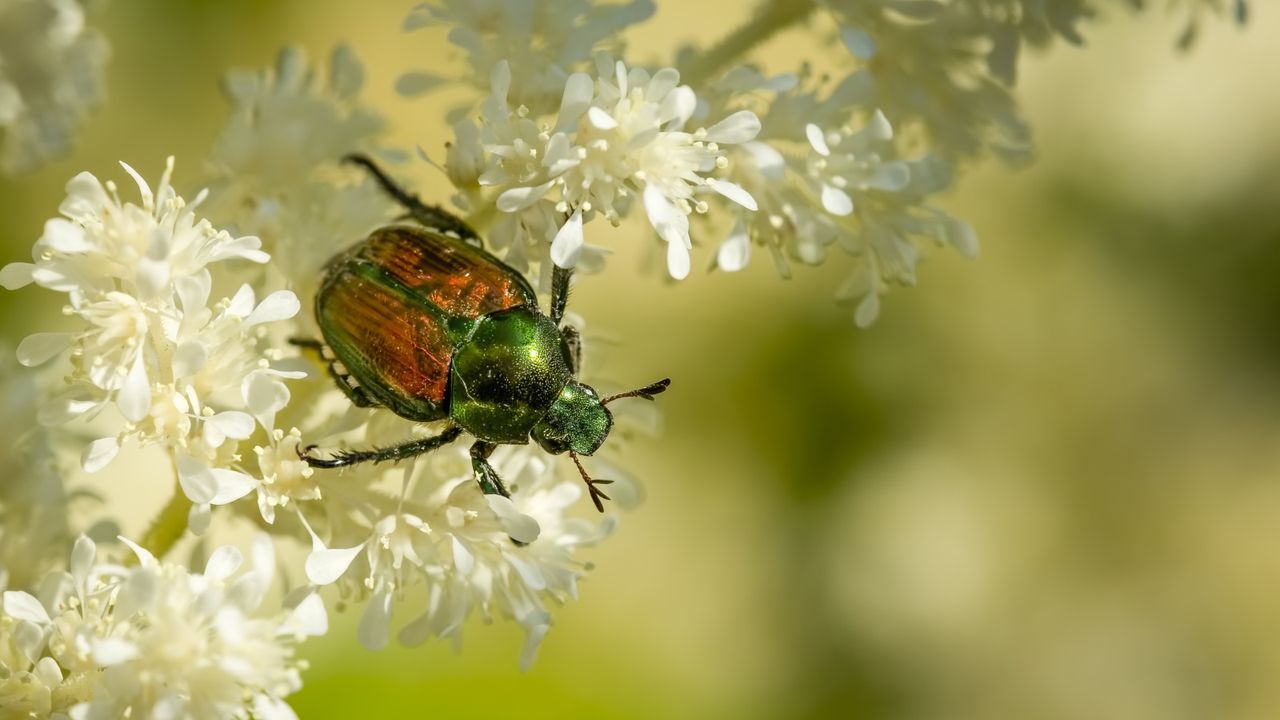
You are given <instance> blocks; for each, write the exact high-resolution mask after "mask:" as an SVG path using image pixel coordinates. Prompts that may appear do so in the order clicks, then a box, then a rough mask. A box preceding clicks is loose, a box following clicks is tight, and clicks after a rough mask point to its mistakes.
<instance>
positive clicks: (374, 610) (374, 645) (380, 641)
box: [356, 590, 392, 650]
mask: <svg viewBox="0 0 1280 720" xmlns="http://www.w3.org/2000/svg"><path fill="white" fill-rule="evenodd" d="M391 599H392V598H391V593H390V592H388V591H386V590H380V591H378V592H376V593H374V594H373V597H371V598H369V604H368V605H367V606H366V607H365V609H364V615H363V616H361V618H360V626H359V628H358V629H357V630H356V636H357V637H358V638H359V639H360V644H361V645H363V646H364V647H365V648H366V649H369V650H381V649H383V648H385V647H386V646H387V639H388V636H389V635H390V632H391Z"/></svg>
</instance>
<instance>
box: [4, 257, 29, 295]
mask: <svg viewBox="0 0 1280 720" xmlns="http://www.w3.org/2000/svg"><path fill="white" fill-rule="evenodd" d="M35 269H36V266H35V265H32V264H31V263H25V262H15V263H9V264H8V265H5V266H4V267H3V268H0V287H3V288H4V289H5V290H17V289H18V288H23V287H26V286H28V285H30V284H31V279H32V278H31V273H32V271H34V270H35Z"/></svg>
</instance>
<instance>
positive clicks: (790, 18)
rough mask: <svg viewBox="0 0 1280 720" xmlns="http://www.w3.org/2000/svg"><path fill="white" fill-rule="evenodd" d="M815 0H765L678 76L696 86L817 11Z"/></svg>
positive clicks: (686, 82)
mask: <svg viewBox="0 0 1280 720" xmlns="http://www.w3.org/2000/svg"><path fill="white" fill-rule="evenodd" d="M817 7H818V4H817V2H816V0H767V2H765V3H764V4H763V5H762V6H761V7H760V9H759V10H757V11H756V12H755V14H754V17H752V19H751V20H750V21H749V22H748V23H747V24H746V25H743V26H742V27H739V28H738V29H737V30H734V31H733V32H732V33H730V34H729V36H728V37H726V38H724V39H723V40H721V41H720V42H719V43H717V44H716V45H715V46H714V47H712V48H711V49H710V50H707V51H706V52H703V53H699V54H698V55H697V57H695V58H694V59H693V61H692V62H690V63H689V64H688V65H686V66H685V67H684V68H683V69H681V71H680V79H681V81H683V82H684V83H685V84H687V85H690V86H693V87H695V88H697V87H699V86H700V85H702V84H704V83H706V82H707V81H709V80H711V79H712V78H714V77H715V76H716V75H718V74H720V73H722V72H724V71H725V70H726V69H728V67H729V65H730V64H731V63H733V62H734V61H735V60H737V59H738V58H740V57H742V56H743V55H745V54H746V53H747V52H748V51H750V50H751V49H752V48H754V47H756V46H757V45H759V44H761V43H763V42H764V41H766V40H768V39H769V38H771V37H773V36H774V35H775V34H777V33H778V32H780V31H782V30H785V29H787V28H789V27H791V26H792V25H794V24H796V23H798V22H801V21H803V20H805V19H806V18H808V17H809V15H811V14H812V13H813V11H814V10H816V9H817Z"/></svg>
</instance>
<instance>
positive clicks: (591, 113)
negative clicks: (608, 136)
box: [587, 106, 618, 130]
mask: <svg viewBox="0 0 1280 720" xmlns="http://www.w3.org/2000/svg"><path fill="white" fill-rule="evenodd" d="M587 122H589V123H591V124H592V125H594V126H595V127H597V128H599V129H600V130H613V129H614V128H616V127H618V121H617V120H616V119H614V117H613V116H612V115H610V114H609V113H608V112H606V111H605V110H604V109H603V108H599V107H594V106H593V107H589V108H587Z"/></svg>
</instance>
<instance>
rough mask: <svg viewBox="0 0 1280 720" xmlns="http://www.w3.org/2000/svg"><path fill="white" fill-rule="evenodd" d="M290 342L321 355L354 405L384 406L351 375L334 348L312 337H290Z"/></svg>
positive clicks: (334, 380) (334, 379)
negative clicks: (336, 355) (334, 351)
mask: <svg viewBox="0 0 1280 720" xmlns="http://www.w3.org/2000/svg"><path fill="white" fill-rule="evenodd" d="M289 344H290V345H295V346H297V347H300V348H303V349H305V350H311V351H313V352H315V353H316V354H317V355H319V356H320V359H321V360H323V361H324V362H325V363H327V365H326V367H328V370H329V377H331V378H333V382H334V383H336V384H337V386H338V389H339V390H341V391H342V394H344V395H346V396H347V399H348V400H350V401H351V404H352V405H355V406H356V407H362V408H371V407H382V403H380V402H378V401H377V400H374V399H373V398H372V397H371V396H370V395H369V393H368V392H366V391H365V389H364V388H362V387H360V384H359V383H357V382H356V379H355V378H353V377H351V374H350V373H348V372H347V368H346V366H345V365H343V364H342V362H340V361H339V360H338V358H336V357H335V356H334V354H333V350H332V349H331V348H330V347H329V346H328V345H326V344H325V343H323V342H321V341H319V340H312V339H310V338H289Z"/></svg>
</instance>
